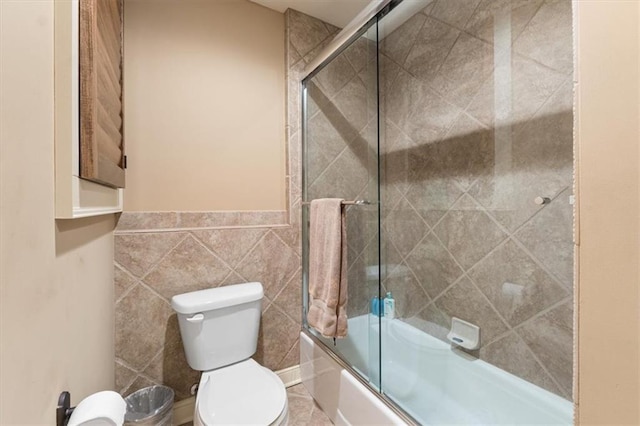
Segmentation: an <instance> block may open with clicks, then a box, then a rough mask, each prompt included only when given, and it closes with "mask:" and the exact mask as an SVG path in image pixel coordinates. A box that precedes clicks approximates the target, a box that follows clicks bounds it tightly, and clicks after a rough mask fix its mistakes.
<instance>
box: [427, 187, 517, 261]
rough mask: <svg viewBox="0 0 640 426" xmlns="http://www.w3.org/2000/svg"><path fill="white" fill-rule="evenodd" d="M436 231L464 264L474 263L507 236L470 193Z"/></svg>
mask: <svg viewBox="0 0 640 426" xmlns="http://www.w3.org/2000/svg"><path fill="white" fill-rule="evenodd" d="M434 232H435V234H436V235H437V236H438V238H439V239H440V241H442V244H444V246H445V247H446V248H447V250H449V252H450V253H451V254H452V255H453V257H454V258H455V259H456V260H457V261H458V262H459V263H460V265H461V266H462V267H463V268H470V267H471V266H473V265H475V264H476V263H477V262H478V261H479V260H480V259H482V258H483V257H484V256H486V255H487V254H488V253H489V252H490V251H491V250H493V249H494V248H495V247H496V246H497V245H498V244H499V243H500V242H501V241H503V240H504V239H505V238H506V237H507V234H506V233H505V232H504V231H503V230H501V229H500V227H499V226H498V225H496V224H495V223H494V222H493V221H492V220H491V218H490V217H489V215H488V214H487V213H486V212H485V211H484V210H482V208H481V207H480V206H479V205H478V204H477V203H476V202H475V200H473V198H471V197H470V196H469V195H464V196H463V197H462V198H460V200H458V201H457V202H456V204H454V205H453V207H451V209H450V210H449V212H448V213H447V214H446V216H444V218H442V221H440V223H439V224H438V225H437V226H436V227H435V228H434Z"/></svg>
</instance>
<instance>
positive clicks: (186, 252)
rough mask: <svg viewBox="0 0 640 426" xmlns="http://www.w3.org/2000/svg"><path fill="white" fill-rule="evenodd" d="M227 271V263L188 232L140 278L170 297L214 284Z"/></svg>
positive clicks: (221, 278)
mask: <svg viewBox="0 0 640 426" xmlns="http://www.w3.org/2000/svg"><path fill="white" fill-rule="evenodd" d="M230 272H231V269H230V268H229V267H228V266H227V265H225V264H224V263H223V262H222V261H220V259H218V258H217V257H216V256H215V255H213V254H212V253H211V252H210V251H209V250H207V249H206V248H205V247H203V246H202V244H200V243H199V242H198V241H196V240H195V239H194V238H193V237H192V236H189V237H187V238H186V239H185V240H184V241H183V242H181V243H180V244H179V245H178V246H177V247H176V248H175V249H173V250H172V251H171V252H170V253H169V254H168V255H167V256H166V257H165V258H164V259H162V261H161V262H160V263H159V264H158V266H156V267H155V269H153V270H152V271H151V272H149V274H147V276H146V277H145V278H144V280H143V281H144V283H145V284H147V285H148V286H149V287H151V288H153V289H154V290H155V291H157V292H158V293H159V294H160V295H161V296H162V297H164V298H166V299H167V300H170V299H171V298H172V297H173V296H175V295H176V294H182V293H188V292H191V291H196V290H203V289H206V288H213V287H218V286H219V285H220V284H221V283H222V281H223V280H224V279H225V277H226V276H227V275H229V273H230Z"/></svg>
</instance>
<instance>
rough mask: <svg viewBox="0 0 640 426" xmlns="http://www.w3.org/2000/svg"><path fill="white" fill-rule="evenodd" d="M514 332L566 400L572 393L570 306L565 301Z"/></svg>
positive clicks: (571, 326)
mask: <svg viewBox="0 0 640 426" xmlns="http://www.w3.org/2000/svg"><path fill="white" fill-rule="evenodd" d="M517 332H518V334H519V335H520V336H522V338H523V339H524V341H525V342H526V343H527V345H529V347H530V348H531V350H532V351H533V353H535V354H536V356H537V357H538V358H539V359H540V361H541V362H542V363H543V364H544V366H545V367H546V368H547V370H548V371H549V373H550V374H551V375H552V376H553V377H554V378H555V380H556V381H557V382H558V384H559V385H560V386H561V387H562V390H563V391H564V393H565V394H566V395H567V396H568V397H570V396H571V393H572V389H573V305H572V302H571V301H567V302H566V303H563V304H562V305H560V306H558V307H555V308H553V309H552V310H550V311H549V312H547V313H545V314H543V315H541V316H539V317H537V318H535V319H533V320H531V321H529V322H527V323H526V324H525V325H523V326H522V327H520V328H518V329H517Z"/></svg>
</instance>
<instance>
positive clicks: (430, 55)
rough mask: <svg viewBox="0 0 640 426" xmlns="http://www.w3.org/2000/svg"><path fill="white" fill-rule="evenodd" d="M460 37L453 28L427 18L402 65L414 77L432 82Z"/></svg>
mask: <svg viewBox="0 0 640 426" xmlns="http://www.w3.org/2000/svg"><path fill="white" fill-rule="evenodd" d="M434 8H435V7H434ZM432 13H433V10H432ZM396 31H397V30H396ZM459 35H460V31H458V30H457V29H455V28H453V27H452V26H450V25H447V24H445V23H443V22H441V21H438V20H437V19H433V18H431V17H427V19H426V20H425V22H424V25H422V29H421V30H420V32H419V33H418V36H417V37H416V41H415V43H414V44H413V47H412V48H411V51H410V52H409V56H408V57H407V59H406V61H405V62H404V63H400V65H402V66H403V67H404V68H405V69H406V70H407V71H408V72H409V73H410V74H411V75H413V76H414V77H417V78H419V79H420V80H422V81H430V80H431V79H432V78H433V76H435V75H436V73H437V72H438V70H439V69H440V67H441V66H442V63H443V62H444V60H445V59H446V58H447V56H448V55H449V52H450V51H451V48H452V47H453V45H454V43H455V42H456V40H457V38H458V36H459Z"/></svg>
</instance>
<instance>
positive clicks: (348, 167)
mask: <svg viewBox="0 0 640 426" xmlns="http://www.w3.org/2000/svg"><path fill="white" fill-rule="evenodd" d="M303 105H304V106H303V110H304V111H303V123H304V124H303V126H304V132H305V133H304V143H303V199H304V200H305V202H306V203H305V204H303V205H304V209H303V223H304V224H305V225H304V226H305V227H306V229H305V231H306V232H303V250H304V253H303V254H304V255H303V262H304V263H305V265H304V268H303V271H305V272H304V274H303V280H304V288H305V292H304V293H305V296H306V294H307V290H306V289H307V288H308V277H307V275H306V274H307V271H308V252H309V251H308V249H309V241H308V238H307V237H308V226H309V222H308V218H309V205H308V204H307V203H309V202H310V201H311V200H314V199H319V198H342V199H344V200H345V201H346V202H347V203H346V204H345V206H344V209H345V214H346V219H347V247H348V255H347V263H348V302H347V315H348V318H349V319H348V328H349V330H348V336H347V337H346V338H344V339H337V340H336V342H335V346H334V341H333V339H325V338H323V337H322V336H320V335H319V334H318V333H316V332H315V330H313V329H310V331H311V332H312V333H314V334H315V335H316V337H318V338H319V339H321V340H323V342H324V343H325V344H326V345H327V346H329V347H330V348H331V349H332V350H334V352H335V353H337V354H338V355H339V356H340V357H341V358H342V359H343V360H344V361H345V362H346V363H347V364H348V365H350V366H352V367H353V368H354V369H355V370H356V371H357V372H358V373H359V374H361V375H362V377H363V378H364V379H365V380H368V381H369V382H370V383H371V384H372V385H374V386H375V387H379V371H380V366H379V347H380V336H379V332H378V327H379V324H378V322H379V320H380V318H379V317H378V316H373V315H370V314H369V311H370V307H371V301H372V299H374V298H377V297H378V296H379V291H380V290H379V282H380V280H379V273H378V264H379V249H378V245H379V230H378V206H379V203H378V201H379V196H378V91H377V43H376V30H375V26H374V27H373V28H372V29H369V30H363V32H362V34H361V35H360V36H359V37H357V39H355V40H354V41H353V42H352V43H351V44H350V45H349V46H347V47H346V48H345V49H344V50H342V51H341V52H340V53H339V54H338V55H337V56H336V57H335V58H334V59H333V60H332V61H331V62H330V63H328V64H327V65H326V66H325V67H324V68H321V69H320V70H318V71H317V72H315V73H314V74H312V75H310V76H309V77H307V78H306V79H305V80H304V82H303ZM307 302H308V301H307ZM307 302H305V304H304V305H305V307H306V306H308V303H307ZM305 317H306V310H305Z"/></svg>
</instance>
